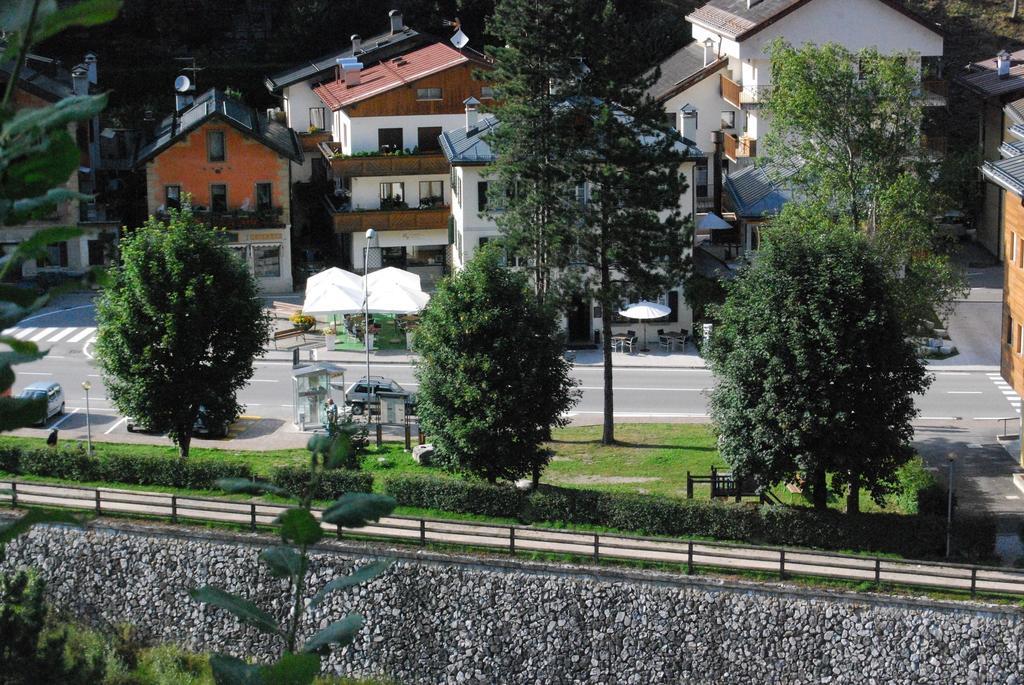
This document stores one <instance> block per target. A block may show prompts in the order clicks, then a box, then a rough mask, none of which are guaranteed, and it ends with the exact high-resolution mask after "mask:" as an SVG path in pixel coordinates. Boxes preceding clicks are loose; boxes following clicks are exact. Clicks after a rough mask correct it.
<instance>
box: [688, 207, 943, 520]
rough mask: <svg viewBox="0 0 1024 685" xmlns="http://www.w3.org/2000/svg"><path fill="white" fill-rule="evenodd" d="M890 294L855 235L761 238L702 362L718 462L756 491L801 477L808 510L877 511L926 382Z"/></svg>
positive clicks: (811, 228) (809, 232)
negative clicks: (709, 380)
mask: <svg viewBox="0 0 1024 685" xmlns="http://www.w3.org/2000/svg"><path fill="white" fill-rule="evenodd" d="M897 292H898V291H897V289H895V288H894V287H893V276H892V274H891V273H890V271H889V269H888V267H887V265H886V264H885V263H884V262H883V261H882V260H881V259H880V258H879V257H878V256H877V252H876V250H875V249H874V248H873V247H872V246H871V245H870V244H869V243H868V241H867V238H865V237H864V236H863V235H861V234H858V233H855V232H852V231H849V230H845V229H834V228H828V227H824V228H823V227H822V226H820V225H815V224H811V225H808V226H807V227H806V229H805V230H792V228H790V230H780V229H778V228H773V229H770V230H769V231H768V233H767V235H766V239H765V242H764V244H763V245H762V248H761V251H760V252H759V254H758V258H757V260H756V261H755V262H754V264H753V265H752V266H750V267H748V268H747V269H746V270H745V271H744V272H742V273H741V275H740V276H739V278H737V279H736V281H735V282H733V283H732V284H730V285H729V286H728V295H727V298H726V302H725V305H724V306H723V307H722V308H721V310H720V312H719V317H718V318H719V321H720V323H719V324H718V325H717V326H716V327H715V330H714V333H713V334H712V338H711V341H710V344H709V345H708V347H707V348H706V349H707V357H708V359H709V361H710V363H711V368H712V369H713V371H714V373H715V375H716V377H717V378H718V379H719V384H718V386H717V387H716V388H715V389H714V390H713V391H712V393H711V415H712V418H713V420H714V422H715V425H716V427H717V430H718V434H719V449H720V453H721V455H722V457H723V458H724V459H725V460H726V461H727V462H729V464H730V465H732V467H733V468H734V469H735V470H736V471H737V472H738V473H740V474H743V475H753V476H755V477H756V478H757V479H758V481H759V482H760V484H761V486H762V487H771V486H773V485H775V484H777V483H780V482H784V481H790V480H793V479H797V478H799V479H802V480H803V482H804V483H805V486H804V487H805V489H806V490H808V491H809V493H810V498H811V500H812V502H813V503H814V506H815V507H816V508H819V509H823V508H825V507H826V506H827V502H828V495H829V492H830V491H829V483H828V478H827V475H828V474H830V473H831V474H832V480H831V488H832V491H835V492H841V491H842V490H843V489H844V487H845V488H846V489H847V492H848V499H847V509H848V511H850V512H856V511H857V510H858V509H857V507H858V500H859V494H860V488H861V487H864V488H867V489H868V490H869V491H870V493H871V495H872V496H873V497H874V498H875V499H876V500H878V501H881V498H882V497H883V496H884V495H885V494H886V493H887V492H889V491H890V490H891V489H892V487H893V485H894V483H895V479H896V477H897V470H898V468H899V467H900V466H901V465H902V464H904V463H906V461H907V460H908V459H910V458H911V456H912V450H911V447H910V441H911V439H912V437H913V427H912V426H911V421H912V420H913V418H914V417H915V416H916V415H917V410H916V409H915V407H914V395H916V394H920V393H923V392H924V390H925V389H926V388H927V387H928V385H929V383H930V382H931V378H930V377H929V376H928V375H927V374H926V372H925V368H924V364H923V363H922V362H921V360H920V359H919V358H918V357H917V354H916V350H915V348H914V345H913V344H912V343H911V342H909V341H907V339H906V338H905V337H904V335H903V332H902V328H901V326H900V319H899V303H898V302H897V297H898V295H897Z"/></svg>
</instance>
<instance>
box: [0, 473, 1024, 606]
mask: <svg viewBox="0 0 1024 685" xmlns="http://www.w3.org/2000/svg"><path fill="white" fill-rule="evenodd" d="M0 489H7V490H9V491H10V492H8V493H5V494H0V503H7V504H10V505H11V506H12V507H19V506H29V505H31V506H40V507H59V508H67V509H79V510H87V511H91V512H92V513H95V514H96V515H103V514H108V515H140V516H147V517H160V518H166V519H170V520H171V521H172V522H174V523H178V522H182V521H210V522H217V523H226V524H234V525H242V526H248V527H250V528H251V529H252V530H254V531H255V530H257V528H259V527H261V526H270V525H272V524H273V522H274V519H275V518H276V517H277V516H278V515H279V514H280V513H281V512H282V511H285V510H286V509H287V508H288V506H287V505H283V504H270V503H266V502H260V501H242V500H230V499H216V498H208V497H191V496H185V495H177V494H170V493H155V492H136V491H130V490H113V489H106V488H87V487H80V486H73V485H48V484H41V483H30V482H25V481H0ZM319 513H320V512H319V511H318V510H314V515H316V516H319ZM323 525H324V528H325V530H327V531H329V532H331V533H332V534H334V535H336V536H337V537H338V538H339V539H340V538H344V537H348V536H352V537H358V538H374V539H384V540H394V541H402V542H406V543H413V544H420V545H427V544H439V545H458V546H464V547H474V548H481V549H487V550H500V551H504V552H507V553H508V554H512V555H514V554H516V553H520V552H530V553H545V554H558V555H568V556H572V557H588V558H591V559H593V560H594V561H595V562H597V561H601V560H602V559H605V560H615V561H633V562H635V561H642V562H647V563H658V564H670V565H678V566H681V567H685V569H686V571H687V573H693V572H695V571H696V570H697V569H698V568H706V569H718V570H725V571H734V572H746V573H762V574H770V575H772V576H777V577H778V578H780V579H785V578H788V577H795V576H804V577H817V578H831V579H840V580H846V581H854V582H857V581H860V582H865V583H869V584H874V585H875V586H881V585H882V584H890V585H903V586H912V587H922V588H930V589H935V590H955V591H960V592H969V593H971V596H974V595H975V594H977V593H979V592H984V593H996V594H1012V595H1024V571H1017V570H1014V569H1010V568H998V567H989V566H974V565H966V564H953V563H941V562H925V561H908V560H901V559H889V558H884V557H873V556H856V555H849V554H833V553H829V552H816V551H809V550H796V549H784V548H779V547H765V546H755V545H738V544H728V543H717V542H716V543H713V542H704V541H697V540H680V539H671V538H658V537H642V536H629V535H617V534H604V533H600V534H599V533H585V532H578V531H568V530H554V529H546V528H537V527H530V526H501V525H494V524H486V523H475V522H461V521H443V520H438V519H428V518H411V517H405V516H389V517H386V518H383V519H381V520H380V521H379V522H378V523H375V524H373V525H370V526H366V527H364V528H359V529H346V528H341V527H338V526H333V525H331V524H323Z"/></svg>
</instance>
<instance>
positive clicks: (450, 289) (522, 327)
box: [416, 245, 577, 483]
mask: <svg viewBox="0 0 1024 685" xmlns="http://www.w3.org/2000/svg"><path fill="white" fill-rule="evenodd" d="M416 350H417V351H418V352H419V353H420V361H419V364H418V365H417V368H416V375H417V380H418V381H419V384H420V392H419V395H418V396H417V407H418V408H417V411H418V413H419V418H420V421H421V422H422V423H423V427H424V428H425V430H426V431H427V433H428V434H429V435H430V436H431V440H432V442H433V443H434V447H435V450H436V452H437V456H436V460H437V461H438V462H440V463H441V464H443V465H444V466H445V467H446V468H448V469H451V470H456V471H463V472H469V473H472V474H474V475H477V476H480V477H483V478H486V479H487V480H488V481H490V482H492V483H493V482H495V481H496V480H497V479H499V478H504V479H508V480H514V479H517V478H522V477H523V476H525V475H527V474H531V475H532V476H533V480H534V483H536V482H537V481H538V480H539V479H540V472H541V470H542V469H543V467H544V466H545V465H546V464H547V462H548V459H549V455H548V453H547V451H546V450H544V449H543V448H542V446H541V443H542V442H543V441H544V440H546V439H548V438H549V437H550V432H551V428H552V427H553V426H562V425H565V423H566V421H567V419H566V418H565V414H566V412H568V411H569V410H570V409H571V408H572V407H573V405H574V404H575V403H576V400H577V392H576V391H575V390H574V386H575V382H574V381H573V380H572V379H571V377H570V375H569V372H570V369H571V365H570V364H569V362H568V361H566V359H565V358H564V357H563V355H562V337H561V334H560V331H559V328H558V323H557V321H556V318H555V312H554V311H553V310H552V309H551V308H550V307H548V306H546V305H544V304H541V303H538V302H537V301H536V300H535V299H533V298H532V297H531V296H530V294H529V286H528V283H527V280H526V278H525V276H524V275H523V274H521V273H517V272H515V271H511V270H509V269H507V268H506V267H504V266H503V265H502V263H501V259H500V254H499V252H498V249H497V248H496V247H495V246H492V245H487V246H485V247H483V248H482V249H481V250H480V251H479V252H478V253H477V254H476V256H475V257H474V258H473V259H472V260H471V261H470V262H469V264H468V265H467V266H466V268H465V269H464V270H462V271H460V272H459V273H457V274H454V275H453V276H451V277H449V278H448V279H446V280H444V281H442V282H441V285H440V286H439V288H438V290H437V292H436V293H435V294H434V297H433V298H432V299H431V301H430V305H429V306H428V307H427V309H426V311H424V312H423V316H422V318H421V320H420V325H419V327H418V328H417V329H416Z"/></svg>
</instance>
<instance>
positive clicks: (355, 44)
mask: <svg viewBox="0 0 1024 685" xmlns="http://www.w3.org/2000/svg"><path fill="white" fill-rule="evenodd" d="M362 49H363V39H362V38H360V37H359V34H358V33H353V34H352V54H353V55H354V54H356V53H357V52H359V51H360V50H362Z"/></svg>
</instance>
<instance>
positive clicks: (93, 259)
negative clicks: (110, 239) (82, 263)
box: [87, 240, 107, 266]
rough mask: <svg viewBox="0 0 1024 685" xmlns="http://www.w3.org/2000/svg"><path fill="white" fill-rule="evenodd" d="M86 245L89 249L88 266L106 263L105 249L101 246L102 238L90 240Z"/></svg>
mask: <svg viewBox="0 0 1024 685" xmlns="http://www.w3.org/2000/svg"><path fill="white" fill-rule="evenodd" d="M87 247H88V249H89V266H103V265H104V264H106V263H107V259H106V258H107V251H106V249H104V247H103V241H102V240H90V241H88V243H87Z"/></svg>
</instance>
